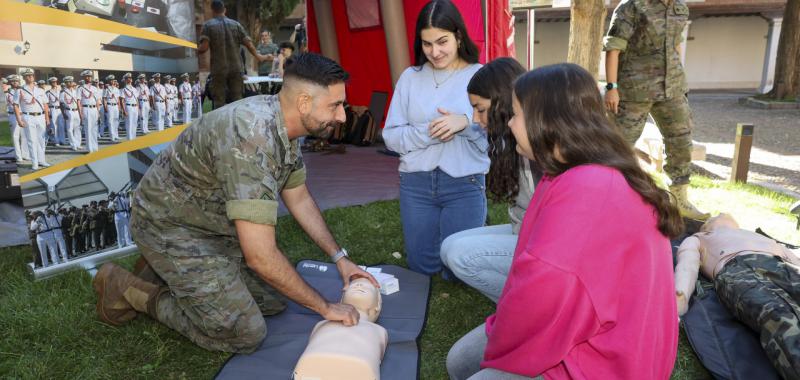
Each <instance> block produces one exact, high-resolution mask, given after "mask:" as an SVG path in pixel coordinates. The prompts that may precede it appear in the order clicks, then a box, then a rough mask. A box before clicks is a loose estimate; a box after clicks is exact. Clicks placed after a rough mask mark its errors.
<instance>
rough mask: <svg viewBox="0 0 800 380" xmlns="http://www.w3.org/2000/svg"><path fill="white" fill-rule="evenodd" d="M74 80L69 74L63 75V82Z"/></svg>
mask: <svg viewBox="0 0 800 380" xmlns="http://www.w3.org/2000/svg"><path fill="white" fill-rule="evenodd" d="M74 81H75V78H73V77H72V76H71V75H67V76H65V77H64V80H63V82H64V83H66V82H74Z"/></svg>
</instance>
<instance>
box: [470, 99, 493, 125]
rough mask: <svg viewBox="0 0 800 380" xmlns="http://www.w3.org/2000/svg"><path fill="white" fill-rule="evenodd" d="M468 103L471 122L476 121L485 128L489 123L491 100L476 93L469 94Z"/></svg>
mask: <svg viewBox="0 0 800 380" xmlns="http://www.w3.org/2000/svg"><path fill="white" fill-rule="evenodd" d="M469 103H470V104H471V105H472V122H474V123H477V124H478V125H479V126H480V127H481V128H483V129H484V130H486V128H487V125H489V108H491V106H492V101H491V100H489V99H486V98H484V97H481V96H478V95H474V94H469Z"/></svg>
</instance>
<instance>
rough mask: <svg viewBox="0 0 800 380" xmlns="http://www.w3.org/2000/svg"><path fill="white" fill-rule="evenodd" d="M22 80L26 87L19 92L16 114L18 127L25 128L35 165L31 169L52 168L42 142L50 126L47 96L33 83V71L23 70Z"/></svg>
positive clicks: (15, 101)
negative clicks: (46, 157) (48, 125)
mask: <svg viewBox="0 0 800 380" xmlns="http://www.w3.org/2000/svg"><path fill="white" fill-rule="evenodd" d="M22 78H23V79H24V80H25V85H24V86H22V87H20V88H19V90H18V91H17V94H16V97H15V99H14V106H15V109H14V112H15V113H16V116H17V125H19V126H20V127H22V128H23V130H24V131H25V137H26V138H27V139H28V151H29V152H30V154H31V163H32V164H33V165H32V166H31V168H32V169H33V170H39V165H41V166H43V167H48V166H50V164H48V163H47V160H46V159H45V156H44V141H42V135H43V134H44V131H45V130H46V129H47V124H50V115H49V111H48V110H49V108H48V107H47V96H46V95H45V94H44V90H42V89H41V88H39V87H37V86H36V85H35V83H34V82H33V69H29V68H24V69H22Z"/></svg>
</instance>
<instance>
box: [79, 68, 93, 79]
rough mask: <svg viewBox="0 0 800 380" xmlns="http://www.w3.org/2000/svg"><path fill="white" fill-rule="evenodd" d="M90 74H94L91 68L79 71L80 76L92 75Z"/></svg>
mask: <svg viewBox="0 0 800 380" xmlns="http://www.w3.org/2000/svg"><path fill="white" fill-rule="evenodd" d="M92 75H94V73H92V70H88V69H87V70H83V71H81V76H82V77H90V76H92Z"/></svg>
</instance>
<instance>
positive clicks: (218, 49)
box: [200, 16, 250, 77]
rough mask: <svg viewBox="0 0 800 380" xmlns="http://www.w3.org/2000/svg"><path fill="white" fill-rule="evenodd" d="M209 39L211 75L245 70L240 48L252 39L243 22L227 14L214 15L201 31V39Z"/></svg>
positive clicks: (222, 74)
mask: <svg viewBox="0 0 800 380" xmlns="http://www.w3.org/2000/svg"><path fill="white" fill-rule="evenodd" d="M204 39H206V40H208V47H209V50H210V54H211V75H213V76H215V77H216V76H217V75H221V76H224V75H225V74H229V73H239V74H241V73H242V71H243V68H244V67H243V65H242V58H241V56H240V55H239V48H240V46H241V45H243V44H244V43H245V41H248V40H250V36H248V35H247V31H245V29H244V27H243V26H242V24H239V23H238V22H237V21H235V20H231V19H229V18H227V17H225V16H218V17H214V18H212V19H210V20H208V21H206V23H205V24H203V29H201V31H200V41H202V40H204Z"/></svg>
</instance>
